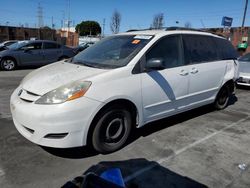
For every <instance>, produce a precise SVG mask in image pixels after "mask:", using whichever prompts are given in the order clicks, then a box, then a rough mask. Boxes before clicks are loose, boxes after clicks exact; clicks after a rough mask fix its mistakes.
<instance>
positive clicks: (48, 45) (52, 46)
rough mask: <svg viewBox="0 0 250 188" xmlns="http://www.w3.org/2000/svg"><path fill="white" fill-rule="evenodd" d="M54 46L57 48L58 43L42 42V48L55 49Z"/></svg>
mask: <svg viewBox="0 0 250 188" xmlns="http://www.w3.org/2000/svg"><path fill="white" fill-rule="evenodd" d="M56 48H59V45H58V44H57V43H52V42H45V43H44V49H56Z"/></svg>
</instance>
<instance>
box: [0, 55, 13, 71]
mask: <svg viewBox="0 0 250 188" xmlns="http://www.w3.org/2000/svg"><path fill="white" fill-rule="evenodd" d="M1 68H2V69H3V70H6V71H11V70H15V69H16V61H15V60H14V59H10V58H6V59H3V60H2V61H1Z"/></svg>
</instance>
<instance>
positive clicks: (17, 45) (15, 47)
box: [8, 41, 28, 50]
mask: <svg viewBox="0 0 250 188" xmlns="http://www.w3.org/2000/svg"><path fill="white" fill-rule="evenodd" d="M27 43H28V41H19V42H16V43H14V44H11V45H10V46H8V48H9V49H11V50H16V49H18V48H21V47H23V46H24V45H26V44H27Z"/></svg>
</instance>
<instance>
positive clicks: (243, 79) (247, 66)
mask: <svg viewBox="0 0 250 188" xmlns="http://www.w3.org/2000/svg"><path fill="white" fill-rule="evenodd" d="M236 83H237V85H243V86H250V53H247V54H246V55H244V56H242V57H241V58H239V79H238V80H237V82H236Z"/></svg>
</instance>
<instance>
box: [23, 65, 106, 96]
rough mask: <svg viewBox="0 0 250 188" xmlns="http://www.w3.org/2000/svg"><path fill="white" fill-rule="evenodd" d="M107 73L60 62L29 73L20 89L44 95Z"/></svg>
mask: <svg viewBox="0 0 250 188" xmlns="http://www.w3.org/2000/svg"><path fill="white" fill-rule="evenodd" d="M107 71H109V70H107V69H97V68H91V67H85V66H81V65H76V64H71V63H66V62H62V61H61V62H58V63H53V64H51V65H48V66H45V67H42V68H40V69H37V70H35V71H33V72H31V73H30V74H28V75H27V76H26V77H25V78H24V79H23V81H22V83H21V87H22V88H23V89H24V90H26V91H29V92H32V93H34V94H37V95H44V94H45V93H48V92H49V91H52V90H54V89H56V88H58V87H60V86H63V85H66V84H68V83H71V82H74V81H76V80H89V79H90V78H91V77H93V76H96V75H98V74H102V73H104V72H107Z"/></svg>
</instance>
